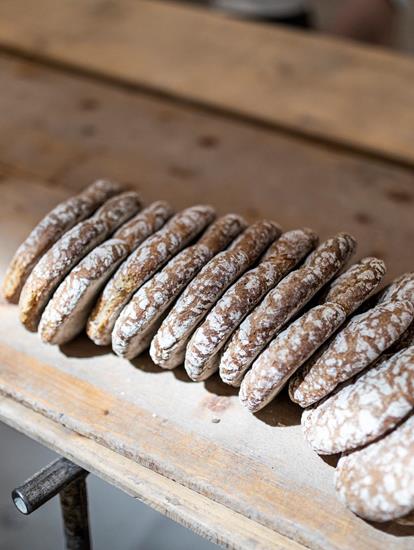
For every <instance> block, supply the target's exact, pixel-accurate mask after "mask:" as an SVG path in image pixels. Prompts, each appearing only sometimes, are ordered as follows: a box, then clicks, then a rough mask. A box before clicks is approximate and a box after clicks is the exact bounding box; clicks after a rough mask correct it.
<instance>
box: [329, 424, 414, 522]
mask: <svg viewBox="0 0 414 550" xmlns="http://www.w3.org/2000/svg"><path fill="white" fill-rule="evenodd" d="M335 486H336V490H337V494H338V496H339V498H340V500H341V501H342V502H343V503H344V504H346V506H348V508H350V509H351V510H352V511H353V512H354V513H355V514H357V515H358V516H361V517H363V518H365V519H367V520H370V521H378V522H383V521H390V520H395V519H397V518H402V517H404V516H406V515H407V514H409V513H410V512H412V511H413V510H414V415H411V416H410V417H409V418H408V419H407V420H405V421H404V422H403V423H402V424H401V425H400V426H399V427H398V428H396V429H395V430H394V431H392V432H391V433H390V434H389V435H387V436H386V437H384V438H382V439H380V440H379V441H377V442H375V443H371V444H370V445H368V446H367V447H364V448H363V449H361V450H359V451H355V452H353V453H351V454H349V455H346V456H343V457H342V458H341V459H340V460H339V462H338V466H337V468H336V472H335Z"/></svg>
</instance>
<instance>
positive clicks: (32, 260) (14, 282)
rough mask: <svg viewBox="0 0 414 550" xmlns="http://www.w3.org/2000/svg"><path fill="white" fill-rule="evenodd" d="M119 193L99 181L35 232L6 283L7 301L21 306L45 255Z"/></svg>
mask: <svg viewBox="0 0 414 550" xmlns="http://www.w3.org/2000/svg"><path fill="white" fill-rule="evenodd" d="M119 192H120V187H119V185H118V184H116V183H112V182H109V181H106V180H99V181H96V182H95V183H93V184H92V185H90V186H89V187H87V188H86V189H85V190H84V191H82V193H80V194H79V195H76V196H75V197H71V198H69V199H67V200H65V201H64V202H62V203H60V204H58V205H57V206H55V208H53V210H52V211H51V212H49V214H47V215H46V216H45V217H44V218H43V219H42V220H41V221H40V222H39V223H38V224H37V226H36V227H35V228H34V229H33V230H32V231H31V233H30V235H29V236H28V237H27V239H26V240H25V241H24V242H23V243H22V244H21V245H20V246H19V248H18V249H17V251H16V253H15V255H14V256H13V259H12V261H11V262H10V265H9V267H8V269H7V272H6V275H5V277H4V280H3V295H4V297H5V298H6V300H8V301H9V302H11V303H13V304H17V303H18V301H19V297H20V293H21V290H22V288H23V285H24V283H25V282H26V280H27V278H28V276H29V275H30V273H31V271H32V269H33V268H34V266H35V265H36V264H37V262H38V261H39V260H40V258H41V257H42V256H43V254H44V253H45V252H46V251H47V250H49V248H50V247H51V246H52V245H53V244H54V243H55V242H56V241H57V240H58V239H60V237H61V236H62V235H63V234H64V233H65V232H66V231H68V230H69V229H71V228H72V227H73V226H75V225H76V224H77V223H78V222H80V221H82V220H83V219H85V218H87V217H88V216H90V215H91V214H92V213H93V212H94V210H96V209H97V208H98V207H99V206H100V205H101V204H102V203H103V202H105V201H106V200H107V199H109V198H110V197H112V196H113V195H116V194H117V193H119Z"/></svg>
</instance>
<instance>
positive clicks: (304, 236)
mask: <svg viewBox="0 0 414 550" xmlns="http://www.w3.org/2000/svg"><path fill="white" fill-rule="evenodd" d="M316 243H317V236H316V235H315V233H314V232H313V231H311V230H310V229H297V230H294V231H289V232H288V233H284V234H283V235H282V236H281V237H280V239H278V240H277V241H276V242H275V243H274V244H273V245H272V246H271V247H270V248H269V250H268V252H267V253H266V255H265V256H264V258H263V260H262V261H261V262H260V264H259V265H258V266H257V267H255V268H254V269H252V270H250V271H248V272H247V273H244V275H242V276H241V277H240V279H238V280H237V281H236V282H235V283H234V284H233V285H232V286H231V287H230V288H229V289H228V290H227V291H226V292H225V294H224V295H223V296H222V297H221V298H220V300H219V301H218V302H217V304H216V305H215V306H214V307H213V309H212V310H211V311H210V312H209V314H208V315H207V317H206V318H205V320H204V321H203V323H202V324H201V325H200V326H199V327H198V328H197V329H196V331H195V332H194V334H193V336H192V337H191V340H190V342H189V343H188V346H187V350H186V354H185V369H186V371H187V372H189V373H190V372H191V378H192V379H193V380H197V379H199V378H204V377H205V376H206V374H207V372H210V373H212V372H214V371H216V370H217V369H218V366H219V362H220V356H219V351H220V350H221V348H222V347H223V346H224V344H225V343H226V341H227V340H228V338H229V337H230V336H231V334H232V333H233V332H234V330H235V329H236V328H237V327H238V326H239V324H240V323H241V321H242V320H243V319H244V317H246V315H247V314H248V313H250V311H251V310H252V309H253V308H254V307H255V306H256V305H257V304H258V303H259V301H260V300H261V299H262V298H263V296H264V295H265V294H266V293H267V292H268V291H269V290H270V289H271V288H273V287H274V286H275V285H276V284H277V283H278V282H279V281H280V279H281V278H282V277H284V276H285V275H286V273H288V272H289V271H290V270H291V269H292V268H293V267H294V266H295V265H296V264H298V263H299V262H300V261H301V260H302V259H303V258H304V256H306V255H307V254H308V253H309V252H310V251H311V250H312V249H313V248H314V247H315V245H316ZM223 375H224V381H226V379H225V373H223Z"/></svg>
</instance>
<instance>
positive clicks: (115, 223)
mask: <svg viewBox="0 0 414 550" xmlns="http://www.w3.org/2000/svg"><path fill="white" fill-rule="evenodd" d="M140 205H141V203H140V200H139V197H138V195H137V193H134V192H127V193H122V194H120V195H117V196H115V197H113V198H112V199H109V200H108V201H107V202H106V203H105V204H104V205H103V206H101V208H100V209H99V210H98V211H97V212H96V214H95V215H94V216H93V217H92V218H89V219H88V220H85V221H83V222H80V223H79V224H78V225H76V226H75V227H73V228H72V229H71V230H70V231H68V232H67V233H65V235H63V237H61V238H60V239H59V240H58V241H57V242H56V243H55V244H54V245H53V246H52V248H50V249H49V250H48V252H46V254H44V256H43V257H42V259H41V260H40V261H39V262H38V263H37V264H36V266H35V268H34V269H33V271H32V272H31V274H30V276H29V278H28V279H27V281H26V283H25V285H24V287H23V290H22V293H21V296H20V301H19V308H20V320H21V322H22V323H23V324H24V326H25V327H26V328H27V329H28V330H31V331H36V329H37V326H38V323H39V320H40V316H41V314H42V312H43V310H44V308H45V306H46V304H47V302H48V301H49V299H50V297H51V295H52V293H53V292H54V290H55V289H56V288H57V286H58V285H59V283H60V282H61V281H62V280H63V279H64V277H65V276H66V275H67V274H68V273H69V271H70V270H71V269H72V267H74V266H75V265H76V264H77V263H78V262H79V261H80V260H81V259H82V258H83V257H84V256H85V255H86V254H88V252H90V251H91V250H92V249H93V248H95V246H97V245H98V244H100V243H101V242H102V241H103V240H104V239H105V238H106V237H107V236H109V235H110V234H111V233H112V232H113V231H114V230H115V229H116V228H117V227H119V226H120V225H121V224H122V223H123V222H125V221H126V220H127V219H129V218H130V217H131V216H133V215H134V214H135V213H136V212H137V210H139V208H140Z"/></svg>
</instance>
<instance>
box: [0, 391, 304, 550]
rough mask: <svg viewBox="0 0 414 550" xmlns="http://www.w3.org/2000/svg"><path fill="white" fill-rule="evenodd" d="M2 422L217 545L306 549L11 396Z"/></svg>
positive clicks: (4, 401)
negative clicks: (22, 403)
mask: <svg viewBox="0 0 414 550" xmlns="http://www.w3.org/2000/svg"><path fill="white" fill-rule="evenodd" d="M0 419H1V420H2V421H3V422H5V423H6V424H8V425H10V426H11V427H13V428H15V429H16V430H18V431H20V432H22V433H24V434H26V435H27V436H29V437H31V438H32V439H35V440H36V441H38V442H39V443H42V444H43V445H45V446H47V447H49V448H50V449H52V450H54V451H56V452H58V453H59V454H61V455H63V456H65V457H67V458H69V459H70V460H73V461H74V462H76V463H77V464H79V465H81V466H83V467H84V468H85V469H86V470H88V471H89V472H92V473H93V474H95V475H97V476H98V477H100V478H101V479H103V480H105V481H107V482H108V483H110V484H112V485H115V486H116V487H118V488H119V489H121V490H122V491H124V492H125V493H127V494H129V495H130V496H131V497H134V498H137V499H139V500H141V501H142V502H144V503H145V504H147V505H148V506H151V508H154V509H155V510H157V511H158V512H161V513H162V514H164V515H166V516H167V517H169V518H170V519H172V520H174V521H176V522H178V523H180V524H181V525H183V526H184V527H187V528H189V529H192V530H193V531H195V532H196V533H197V534H198V535H201V536H202V537H204V538H207V539H208V540H210V541H212V542H214V543H215V544H219V545H221V546H223V547H226V548H234V549H255V550H261V549H263V550H265V549H268V548H274V549H275V550H301V549H303V548H304V547H303V546H302V545H300V544H298V543H296V542H294V541H292V540H290V539H288V538H286V537H283V536H282V535H280V534H279V533H276V532H275V531H272V530H270V529H267V528H266V527H263V526H262V525H259V524H258V523H256V522H254V521H251V520H249V519H247V518H246V517H245V516H242V515H240V514H236V513H235V512H233V511H232V510H230V509H229V508H226V507H225V506H222V505H220V504H217V503H216V502H214V501H212V500H211V499H208V498H206V497H203V496H202V495H200V494H199V493H196V492H194V491H191V490H190V489H187V488H186V487H184V486H183V485H180V484H179V483H176V482H175V481H172V480H170V479H167V478H166V477H164V476H162V475H160V474H157V473H156V472H154V471H152V470H150V469H148V468H145V467H144V466H141V465H140V464H138V463H136V462H134V461H132V460H129V459H127V458H125V457H123V456H121V455H119V454H118V453H115V452H113V451H110V450H109V449H107V448H106V447H103V446H102V445H99V444H98V443H96V442H94V441H92V440H91V439H87V438H85V437H82V436H80V435H78V434H77V433H75V432H72V431H70V430H67V429H66V428H64V427H63V426H61V425H60V424H57V423H56V422H53V421H51V420H49V419H48V418H46V417H45V416H42V415H41V414H39V413H36V412H34V411H33V410H31V409H29V408H27V407H24V406H23V405H21V404H19V403H17V402H16V401H14V400H12V399H10V398H7V397H0ZM97 456H99V461H97V460H96V457H97Z"/></svg>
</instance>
